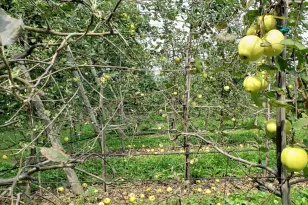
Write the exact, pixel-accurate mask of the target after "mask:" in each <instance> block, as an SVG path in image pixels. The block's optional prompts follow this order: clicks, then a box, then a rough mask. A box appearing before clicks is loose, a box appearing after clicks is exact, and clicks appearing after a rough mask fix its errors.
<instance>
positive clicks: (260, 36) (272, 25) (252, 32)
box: [238, 14, 284, 62]
mask: <svg viewBox="0 0 308 205" xmlns="http://www.w3.org/2000/svg"><path fill="white" fill-rule="evenodd" d="M276 24H277V22H276V19H275V18H274V16H273V15H269V14H268V15H264V16H259V17H258V19H257V24H253V25H252V26H250V28H248V30H247V33H246V36H245V37H243V38H242V39H241V40H240V42H239V44H238V53H239V56H240V59H241V60H243V61H246V62H248V61H257V60H258V59H260V58H261V57H262V56H263V55H265V56H278V55H280V54H281V53H282V51H283V48H284V45H282V44H280V42H281V41H282V40H284V35H283V34H282V33H281V32H280V31H279V30H277V29H276Z"/></svg>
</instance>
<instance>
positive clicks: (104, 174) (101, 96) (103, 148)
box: [89, 59, 107, 192]
mask: <svg viewBox="0 0 308 205" xmlns="http://www.w3.org/2000/svg"><path fill="white" fill-rule="evenodd" d="M89 62H91V64H93V62H92V60H91V59H90V60H89ZM91 72H92V75H93V76H94V78H95V82H96V84H97V85H98V86H99V87H100V90H99V106H98V107H99V111H100V112H101V113H99V116H100V122H101V128H100V129H101V132H100V146H101V153H102V178H103V179H104V182H103V189H104V192H106V191H107V184H106V183H105V182H106V181H107V158H106V155H107V146H106V134H105V131H104V129H103V128H104V109H103V108H104V86H103V85H102V84H101V82H100V80H99V78H98V75H97V72H96V70H95V68H93V67H92V68H91Z"/></svg>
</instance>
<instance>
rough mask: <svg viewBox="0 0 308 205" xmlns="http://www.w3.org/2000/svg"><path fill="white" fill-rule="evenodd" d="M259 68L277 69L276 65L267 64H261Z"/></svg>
mask: <svg viewBox="0 0 308 205" xmlns="http://www.w3.org/2000/svg"><path fill="white" fill-rule="evenodd" d="M258 68H259V70H277V69H276V67H274V66H271V65H267V64H262V65H259V66H258Z"/></svg>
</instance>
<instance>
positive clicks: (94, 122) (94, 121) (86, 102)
mask: <svg viewBox="0 0 308 205" xmlns="http://www.w3.org/2000/svg"><path fill="white" fill-rule="evenodd" d="M73 75H74V77H75V78H77V79H79V80H77V82H76V84H77V86H78V88H79V93H80V95H81V98H82V101H83V103H84V106H85V110H86V112H87V113H88V115H89V117H90V119H91V124H92V126H93V129H94V132H95V134H96V136H99V135H100V127H99V125H98V123H97V119H96V116H95V113H94V111H93V108H92V106H91V103H90V101H89V98H88V96H87V92H86V90H85V88H84V86H83V84H82V82H81V79H80V75H79V73H78V71H76V70H74V71H73Z"/></svg>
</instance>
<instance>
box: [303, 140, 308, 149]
mask: <svg viewBox="0 0 308 205" xmlns="http://www.w3.org/2000/svg"><path fill="white" fill-rule="evenodd" d="M303 142H304V145H305V146H306V147H308V139H304V140H303Z"/></svg>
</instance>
